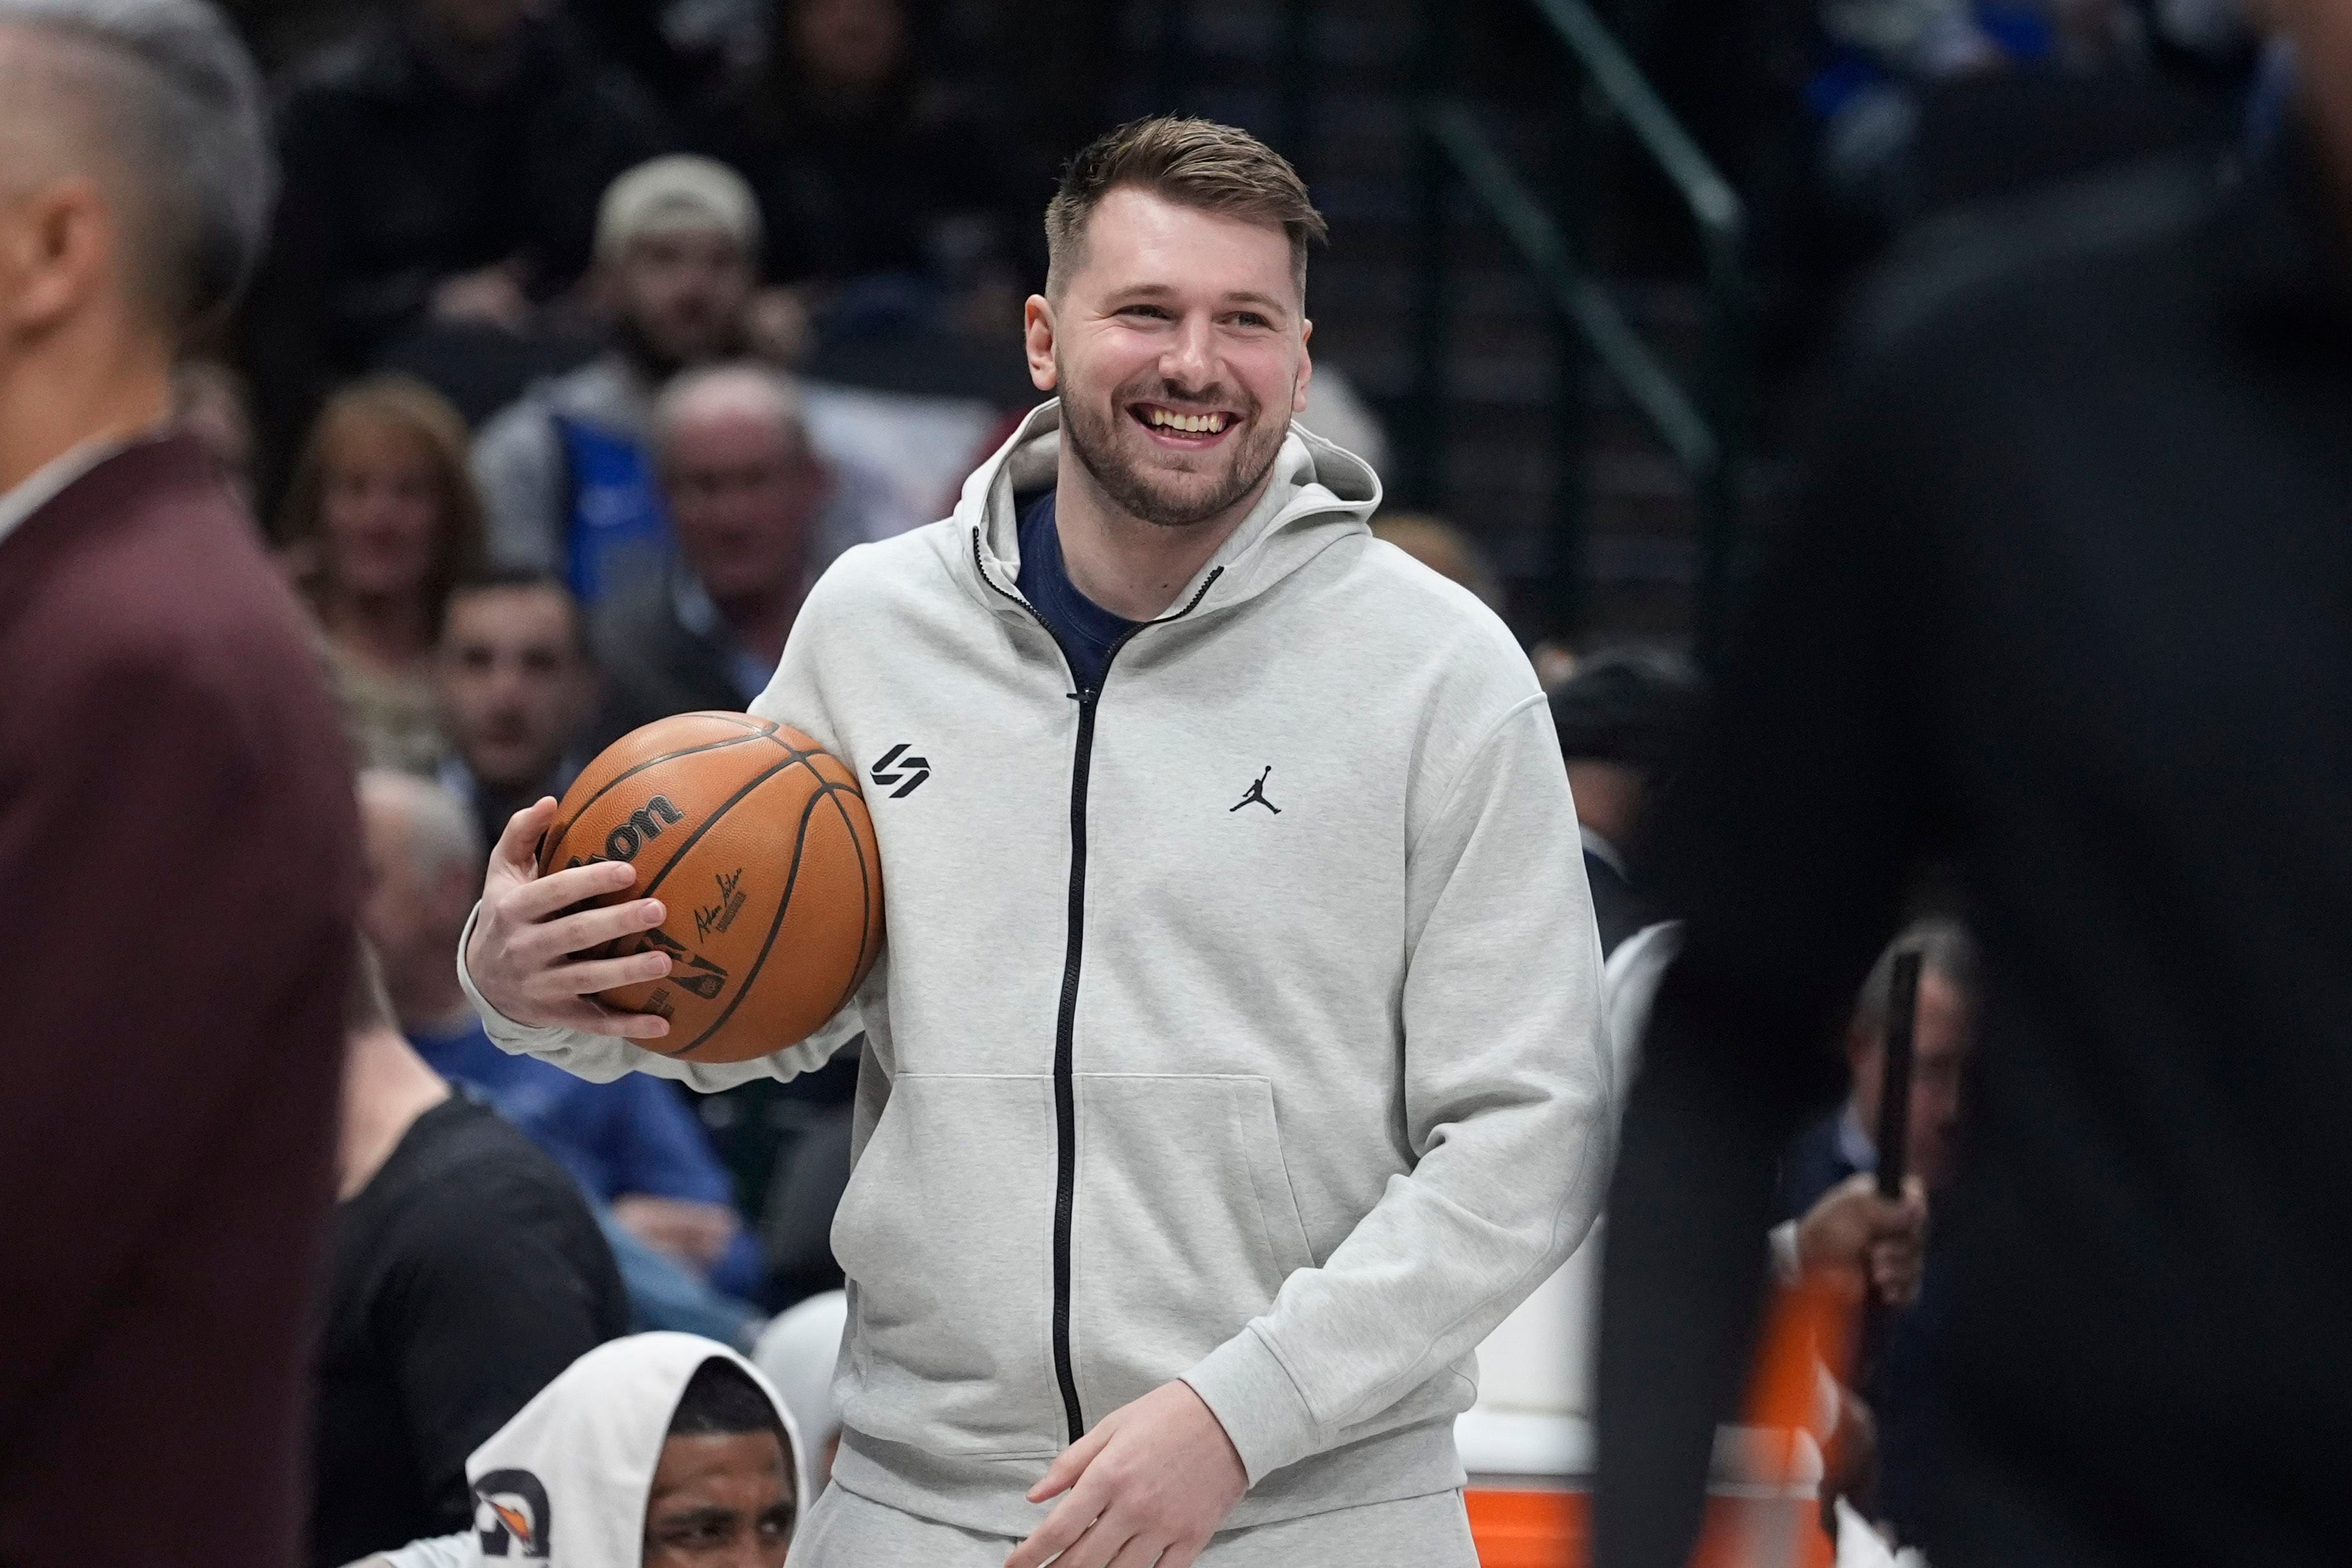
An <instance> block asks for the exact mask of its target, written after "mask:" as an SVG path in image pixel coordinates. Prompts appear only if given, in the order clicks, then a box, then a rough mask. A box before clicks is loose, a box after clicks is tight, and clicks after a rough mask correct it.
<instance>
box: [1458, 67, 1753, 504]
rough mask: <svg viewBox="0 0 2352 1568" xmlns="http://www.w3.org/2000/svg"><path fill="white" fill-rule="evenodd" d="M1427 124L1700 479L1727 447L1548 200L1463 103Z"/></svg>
mask: <svg viewBox="0 0 2352 1568" xmlns="http://www.w3.org/2000/svg"><path fill="white" fill-rule="evenodd" d="M1422 123H1423V127H1424V128H1425V129H1426V130H1427V131H1428V132H1429V134H1430V135H1432V136H1433V137H1435V138H1436V140H1437V143H1438V145H1439V146H1441V147H1443V148H1444V150H1445V153H1446V155H1447V157H1448V158H1449V160H1451V162H1452V163H1453V164H1454V168H1455V169H1456V170H1458V171H1460V173H1461V174H1462V177H1463V179H1464V180H1465V182H1466V183H1467V184H1468V185H1469V186H1470V188H1471V190H1473V191H1475V193H1477V195H1478V199H1479V200H1480V201H1482V202H1484V203H1485V204H1486V210H1487V211H1488V212H1489V213H1491V214H1492V215H1493V216H1494V218H1495V221H1496V223H1497V224H1499V225H1500V226H1502V230H1503V233H1504V234H1505V235H1506V236H1507V237H1508V238H1509V239H1510V241H1511V244H1512V246H1513V247H1514V248H1516V249H1517V251H1518V253H1519V258H1520V259H1521V260H1523V261H1525V262H1526V263H1527V264H1528V269H1529V270H1530V271H1532V272H1533V273H1534V274H1535V275H1536V280H1537V281H1538V283H1540V284H1541V285H1542V286H1543V287H1544V289H1545V290H1546V291H1547V292H1549V294H1550V296H1551V301H1552V304H1553V306H1554V307H1555V308H1556V309H1558V310H1559V311H1560V313H1561V314H1563V315H1565V316H1566V317H1567V318H1568V319H1569V320H1570V321H1574V322H1575V323H1576V325H1577V327H1578V329H1579V330H1580V331H1581V332H1582V334H1583V337H1584V341H1585V342H1586V343H1587V344H1588V345H1589V346H1590V347H1591V350H1592V352H1593V353H1596V354H1598V355H1599V356H1600V358H1601V363H1602V364H1604V365H1606V366H1607V367H1608V369H1609V372H1610V374H1612V375H1614V376H1615V377H1616V378H1617V380H1618V382H1619V383H1620V384H1622V385H1623V387H1624V388H1625V392H1626V395H1628V396H1630V397H1631V398H1633V403H1634V405H1635V406H1637V407H1638V408H1640V409H1641V411H1642V412H1643V415H1645V416H1647V417H1648V419H1649V421H1650V424H1651V426H1652V427H1653V428H1654V429H1655V430H1656V431H1657V433H1658V438H1659V439H1660V440H1662V441H1664V443H1665V444H1666V446H1667V447H1669V448H1671V449H1672V450H1673V452H1674V454H1675V457H1676V458H1678V459H1680V460H1681V462H1682V465H1683V466H1684V467H1685V468H1688V469H1689V470H1690V471H1691V472H1692V473H1693V474H1695V475H1703V474H1706V473H1710V472H1712V471H1713V470H1714V469H1715V468H1716V466H1717V464H1719V463H1720V462H1721V461H1722V460H1723V444H1722V442H1720V441H1719V440H1717V438H1716V433H1715V429H1714V426H1711V425H1710V424H1709V423H1708V422H1707V417H1706V415H1705V414H1704V413H1702V412H1700V410H1699V406H1698V405H1697V403H1696V401H1695V400H1694V399H1693V398H1692V397H1691V395H1689V394H1688V393H1686V392H1685V391H1684V390H1683V387H1682V384H1681V383H1680V382H1678V381H1676V380H1675V376H1674V373H1673V371H1672V370H1670V369H1669V368H1668V367H1667V365H1666V362H1665V360H1664V357H1663V356H1662V355H1660V354H1659V353H1657V351H1655V350H1654V349H1653V348H1651V347H1650V345H1649V344H1647V343H1645V342H1643V341H1642V339H1641V336H1640V334H1638V333H1637V332H1635V331H1633V324H1632V323H1631V322H1629V321H1626V319H1625V313H1624V311H1623V310H1620V309H1619V308H1618V305H1617V301H1616V300H1614V299H1613V298H1612V297H1611V295H1610V293H1609V291H1608V290H1607V289H1604V288H1602V287H1601V285H1600V284H1599V283H1596V282H1594V281H1593V280H1592V279H1591V277H1590V276H1588V275H1587V274H1586V273H1585V272H1584V271H1583V270H1582V269H1581V268H1579V267H1578V266H1577V265H1576V262H1575V260H1574V259H1573V258H1572V256H1571V254H1570V250H1569V245H1568V238H1567V237H1566V236H1565V235H1563V234H1562V233H1561V232H1560V228H1559V225H1558V224H1556V223H1554V222H1553V221H1552V218H1551V216H1550V215H1549V213H1547V212H1545V211H1544V209H1543V205H1542V204H1541V203H1539V202H1538V201H1537V200H1536V198H1535V196H1534V195H1533V194H1532V193H1530V192H1529V191H1528V188H1527V186H1526V185H1525V184H1522V183H1521V182H1520V180H1519V178H1518V176H1517V174H1513V173H1512V172H1511V168H1510V165H1509V164H1508V163H1507V162H1506V161H1505V160H1504V157H1503V154H1502V153H1501V152H1500V151H1499V150H1498V149H1497V148H1496V146H1495V143H1494V142H1493V141H1492V140H1491V139H1490V138H1489V137H1488V136H1487V135H1486V132H1484V131H1482V130H1480V129H1479V127H1478V122H1477V121H1476V119H1475V117H1474V116H1473V115H1472V114H1471V112H1470V110H1468V109H1467V108H1465V106H1464V105H1462V104H1460V103H1457V102H1440V103H1436V104H1432V105H1430V106H1429V107H1428V108H1426V109H1425V110H1423V114H1422Z"/></svg>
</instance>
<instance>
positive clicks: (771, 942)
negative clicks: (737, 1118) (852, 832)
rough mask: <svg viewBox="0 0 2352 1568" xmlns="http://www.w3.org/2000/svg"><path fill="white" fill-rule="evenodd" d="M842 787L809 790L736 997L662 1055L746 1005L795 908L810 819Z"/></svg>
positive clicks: (675, 1052)
mask: <svg viewBox="0 0 2352 1568" xmlns="http://www.w3.org/2000/svg"><path fill="white" fill-rule="evenodd" d="M791 765H792V764H791V763H785V764H784V766H785V767H790V766H791ZM782 771H783V770H782V768H780V769H778V770H777V772H779V773H781V772H782ZM810 771H811V772H814V771H815V770H814V769H811V770H810ZM840 787H841V786H840V785H839V784H828V783H822V782H821V783H820V784H819V785H818V787H817V788H816V789H814V790H813V791H811V792H810V794H809V797H808V799H807V800H805V801H803V803H802V804H801V825H800V828H799V830H798V831H797V832H796V833H794V834H793V863H792V867H791V868H790V869H789V870H787V871H786V872H785V873H784V890H783V893H782V896H781V897H780V898H778V899H777V900H776V912H775V915H774V917H773V918H772V919H771V920H770V921H768V934H767V936H766V938H765V939H763V940H762V941H761V943H760V955H759V956H758V957H757V958H754V959H753V960H752V961H751V968H749V969H747V970H745V971H744V972H743V977H742V978H741V979H740V980H738V981H737V982H736V983H735V994H734V996H733V998H732V999H731V1000H730V1001H729V1002H728V1004H727V1005H726V1006H725V1007H724V1008H722V1009H721V1010H720V1011H719V1016H717V1017H716V1018H713V1019H712V1020H710V1026H709V1028H707V1029H705V1030H703V1031H702V1033H700V1034H699V1035H697V1036H696V1037H694V1038H692V1039H691V1040H688V1042H687V1043H686V1044H684V1045H682V1046H679V1047H676V1048H675V1049H672V1050H667V1051H664V1052H663V1053H662V1055H664V1056H667V1057H679V1056H684V1055H685V1054H686V1053H687V1052H688V1051H693V1050H699V1049H701V1048H702V1047H703V1045H704V1043H705V1042H706V1041H708V1040H709V1038H710V1037H711V1036H713V1035H715V1034H717V1033H718V1032H719V1030H721V1029H723V1028H725V1027H726V1026H727V1020H728V1019H730V1018H731V1017H733V1016H735V1009H736V1008H738V1007H740V1006H741V1005H743V998H744V997H746V996H749V995H750V994H751V986H752V984H753V983H754V982H756V981H757V980H758V979H759V978H760V971H761V970H762V969H765V968H766V967H767V966H768V954H770V953H771V952H774V951H775V947H776V937H777V935H778V933H780V932H781V931H782V930H783V929H784V916H785V915H786V914H787V913H789V912H790V911H791V910H792V907H793V888H794V887H796V886H798V885H799V882H800V879H801V855H802V853H803V851H804V850H806V849H807V847H808V830H809V818H810V817H812V816H815V815H816V807H817V803H818V802H819V801H821V800H823V799H824V798H825V797H826V796H827V795H831V794H833V793H834V792H835V790H837V789H839V788H840ZM678 853H679V854H680V855H681V856H682V855H684V854H685V853H686V851H685V850H683V849H681V850H679V851H678ZM799 1043H800V1042H799V1041H797V1040H795V1041H793V1044H794V1045H798V1044H799Z"/></svg>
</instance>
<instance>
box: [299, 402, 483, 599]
mask: <svg viewBox="0 0 2352 1568" xmlns="http://www.w3.org/2000/svg"><path fill="white" fill-rule="evenodd" d="M362 426H373V427H376V428H384V427H390V428H392V429H395V430H398V431H400V432H402V433H403V434H404V435H406V436H408V437H412V438H413V439H414V440H415V442H416V443H417V444H418V445H419V446H420V447H423V448H424V449H425V458H426V461H427V463H428V464H429V465H430V467H431V468H432V469H433V481H434V488H435V489H436V490H438V491H439V492H440V500H441V537H440V540H439V542H438V543H437V544H436V548H435V550H434V555H433V572H432V575H431V576H430V577H429V578H428V579H427V580H426V583H425V600H426V603H427V605H428V606H429V608H430V610H431V615H432V634H433V636H434V637H436V638H438V637H440V635H441V622H442V618H443V616H446V614H447V612H448V608H449V595H450V594H451V593H452V592H454V591H455V590H456V588H457V584H459V583H461V582H464V581H465V580H466V579H467V578H468V577H471V576H473V575H475V574H478V573H479V572H480V570H481V566H482V553H483V534H484V532H485V531H486V528H487V522H486V519H485V516H484V510H483V506H482V497H481V492H480V491H479V490H477V489H475V488H474V471H473V468H472V466H471V465H470V463H469V462H468V460H467V437H466V421H465V418H464V416H462V415H460V414H459V413H458V412H457V409H456V408H454V407H452V406H451V405H450V403H449V400H448V399H447V398H446V397H444V396H442V395H440V394H439V393H437V392H436V391H434V390H433V389H432V388H431V387H429V386H427V385H425V384H424V383H423V382H421V381H417V380H415V379H414V378H413V377H410V376H405V375H374V376H370V377H368V378H367V379H365V380H363V381H358V382H354V383H352V384H351V385H349V386H346V387H344V388H343V389H342V390H341V391H340V392H337V393H336V394H335V395H333V396H331V397H330V398H328V399H327V405H326V406H325V407H324V408H322V409H320V411H319V417H318V419H317V421H316V422H315V423H313V424H312V425H311V426H310V437H308V439H306V440H305V441H304V442H303V444H302V454H301V456H300V457H299V458H297V459H296V460H295V463H294V474H293V477H292V478H291V479H289V480H288V481H287V487H286V500H285V502H284V504H283V505H281V506H280V507H279V509H278V543H279V544H280V545H282V546H286V547H288V548H289V549H295V550H298V551H301V552H315V551H316V550H317V547H318V543H319V539H320V534H321V533H322V532H323V531H324V526H325V520H326V499H327V465H328V462H329V460H330V458H331V457H332V455H333V448H334V446H335V443H336V442H337V441H339V440H341V438H342V437H343V435H344V434H345V432H347V431H350V430H352V429H356V428H360V427H362ZM305 586H306V587H307V588H308V589H309V591H310V593H311V595H312V596H313V597H314V598H315V597H316V596H317V595H319V593H320V591H321V589H322V588H323V586H324V584H321V583H320V582H318V581H315V580H314V581H311V582H310V583H308V584H305Z"/></svg>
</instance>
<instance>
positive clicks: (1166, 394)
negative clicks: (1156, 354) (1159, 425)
mask: <svg viewBox="0 0 2352 1568" xmlns="http://www.w3.org/2000/svg"><path fill="white" fill-rule="evenodd" d="M1063 384H1064V385H1065V386H1066V385H1068V384H1069V383H1068V380H1067V378H1066V377H1065V378H1064V379H1063ZM1151 394H1156V395H1151ZM1205 401H1211V400H1210V399H1206V398H1202V397H1200V396H1198V395H1176V394H1175V393H1174V392H1173V391H1172V389H1171V388H1170V387H1169V386H1168V385H1167V384H1165V383H1161V384H1159V385H1158V386H1156V387H1154V388H1152V389H1151V392H1150V394H1147V392H1146V391H1145V390H1144V389H1142V388H1138V387H1123V388H1121V389H1119V391H1118V392H1117V393H1116V394H1114V395H1112V396H1111V397H1110V399H1109V400H1108V404H1107V405H1105V404H1101V403H1097V402H1096V401H1095V400H1092V399H1087V400H1084V401H1074V400H1072V399H1071V398H1068V397H1065V398H1063V400H1062V439H1064V440H1065V441H1067V442H1068V443H1069V444H1070V450H1072V451H1073V452H1076V454H1077V458H1078V461H1079V462H1080V463H1082V464H1084V465H1085V466H1086V470H1087V473H1089V474H1091V475H1093V476H1094V481H1095V483H1096V484H1097V485H1098V486H1100V487H1101V488H1102V492H1103V494H1104V495H1106V496H1108V498H1109V499H1110V501H1111V504H1112V505H1114V506H1116V507H1118V509H1119V510H1121V511H1124V512H1126V513H1127V514H1128V515H1129V516H1130V517H1134V518H1138V519H1139V520H1141V521H1145V522H1148V523H1150V524H1152V525H1153V526H1155V527H1159V528H1194V527H1197V526H1199V525H1200V524H1202V523H1204V522H1207V521H1210V520H1212V519H1213V518H1216V517H1220V516H1222V515H1223V514H1224V513H1225V512H1226V511H1228V510H1231V509H1232V508H1233V507H1234V506H1235V505H1236V504H1238V503H1239V502H1241V501H1242V500H1244V499H1246V498H1247V497H1248V496H1249V495H1250V494H1251V493H1252V492H1253V491H1255V489H1257V488H1258V486H1260V485H1261V484H1263V483H1265V476H1266V473H1267V471H1268V470H1270V469H1271V468H1273V467H1274V459H1275V458H1276V456H1278V455H1279V454H1280V453H1281V451H1282V438H1283V437H1285V436H1286V435H1288V434H1289V433H1290V423H1289V421H1287V420H1284V421H1282V422H1280V423H1278V424H1271V425H1268V426H1265V427H1264V428H1260V427H1259V425H1258V413H1259V405H1258V404H1257V402H1256V401H1255V399H1251V400H1249V401H1248V402H1246V403H1245V404H1244V413H1243V415H1242V416H1241V418H1240V420H1239V421H1238V422H1237V424H1236V427H1235V429H1234V433H1233V436H1232V442H1233V447H1232V450H1231V453H1230V455H1229V456H1227V457H1226V459H1225V476H1224V478H1223V480H1221V481H1219V482H1217V483H1215V484H1213V485H1212V486H1211V487H1210V488H1209V489H1208V490H1207V492H1206V493H1204V494H1202V495H1201V496H1199V497H1198V498H1192V497H1186V496H1177V495H1171V494H1168V493H1167V492H1166V491H1164V490H1161V489H1157V488H1155V487H1154V486H1153V484H1152V482H1151V480H1150V478H1149V477H1148V476H1147V475H1146V474H1145V473H1144V472H1143V471H1142V470H1141V468H1139V467H1137V466H1134V465H1130V464H1128V463H1126V462H1125V461H1124V460H1123V459H1122V457H1121V454H1120V450H1119V445H1118V441H1119V430H1118V423H1119V422H1120V421H1122V420H1126V421H1128V422H1129V423H1130V424H1131V423H1133V421H1132V420H1131V419H1129V416H1128V412H1127V410H1128V405H1129V404H1133V403H1160V404H1163V405H1167V406H1169V407H1171V408H1181V407H1184V406H1186V405H1190V404H1194V403H1200V402H1205ZM1139 438H1142V439H1147V440H1148V439H1149V438H1150V437H1142V436H1141V434H1140V432H1139Z"/></svg>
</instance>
